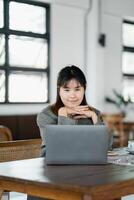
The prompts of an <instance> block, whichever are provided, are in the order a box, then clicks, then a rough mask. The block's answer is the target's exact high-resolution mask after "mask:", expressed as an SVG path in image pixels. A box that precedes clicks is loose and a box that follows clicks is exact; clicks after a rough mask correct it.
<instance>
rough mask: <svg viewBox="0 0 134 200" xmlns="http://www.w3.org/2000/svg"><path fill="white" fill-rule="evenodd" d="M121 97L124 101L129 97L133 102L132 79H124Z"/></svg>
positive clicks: (133, 86) (133, 80)
mask: <svg viewBox="0 0 134 200" xmlns="http://www.w3.org/2000/svg"><path fill="white" fill-rule="evenodd" d="M123 95H124V97H125V99H126V100H127V99H128V97H131V100H132V101H133V102H134V79H133V78H124V80H123Z"/></svg>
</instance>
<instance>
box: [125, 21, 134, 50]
mask: <svg viewBox="0 0 134 200" xmlns="http://www.w3.org/2000/svg"><path fill="white" fill-rule="evenodd" d="M122 31H123V44H124V45H125V46H130V47H134V25H133V24H127V23H123V29H122Z"/></svg>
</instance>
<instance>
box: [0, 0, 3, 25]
mask: <svg viewBox="0 0 134 200" xmlns="http://www.w3.org/2000/svg"><path fill="white" fill-rule="evenodd" d="M2 27H3V1H2V0H0V28H2Z"/></svg>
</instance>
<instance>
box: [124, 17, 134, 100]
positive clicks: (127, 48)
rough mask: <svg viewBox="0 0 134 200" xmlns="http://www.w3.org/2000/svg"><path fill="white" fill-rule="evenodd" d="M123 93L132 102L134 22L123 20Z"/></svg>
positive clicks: (133, 84) (133, 86)
mask: <svg viewBox="0 0 134 200" xmlns="http://www.w3.org/2000/svg"><path fill="white" fill-rule="evenodd" d="M122 32H123V54H122V72H123V95H124V97H125V99H126V100H127V99H128V98H129V97H130V98H131V101H133V102H134V22H132V21H127V20H125V21H123V27H122Z"/></svg>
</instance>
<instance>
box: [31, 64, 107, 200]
mask: <svg viewBox="0 0 134 200" xmlns="http://www.w3.org/2000/svg"><path fill="white" fill-rule="evenodd" d="M86 84H87V82H86V78H85V76H84V74H83V72H82V71H81V70H80V69H79V68H78V67H76V66H67V67H65V68H63V69H62V70H61V71H60V72H59V74H58V79H57V98H56V102H55V104H53V105H49V106H48V107H46V108H45V109H44V110H43V111H42V112H41V113H39V114H38V116H37V124H38V126H39V129H40V134H41V136H42V135H43V134H44V127H45V126H46V124H60V125H68V124H69V125H88V124H89V125H93V124H94V125H96V124H104V123H103V120H102V117H101V114H100V112H99V111H98V110H97V109H95V108H93V107H91V106H90V105H88V104H87V102H86V97H85V91H86ZM42 138H44V137H42ZM41 156H45V141H43V144H42V152H41ZM41 199H42V198H38V197H31V196H28V200H41Z"/></svg>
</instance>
